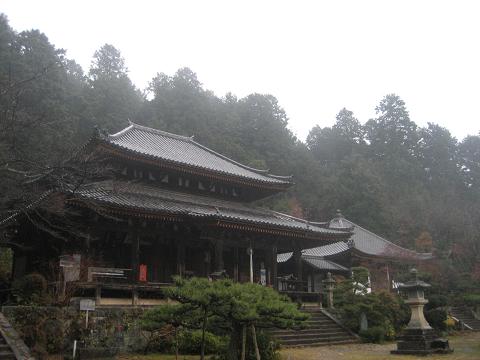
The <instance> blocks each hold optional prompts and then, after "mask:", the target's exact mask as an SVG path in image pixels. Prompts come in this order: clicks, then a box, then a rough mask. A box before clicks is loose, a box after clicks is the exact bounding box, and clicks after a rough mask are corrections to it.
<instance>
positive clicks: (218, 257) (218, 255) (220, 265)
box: [215, 239, 225, 271]
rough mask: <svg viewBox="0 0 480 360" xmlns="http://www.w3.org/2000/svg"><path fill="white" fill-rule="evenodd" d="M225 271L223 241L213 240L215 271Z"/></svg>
mask: <svg viewBox="0 0 480 360" xmlns="http://www.w3.org/2000/svg"><path fill="white" fill-rule="evenodd" d="M224 269H225V264H224V262H223V240H222V239H215V271H222V270H224Z"/></svg>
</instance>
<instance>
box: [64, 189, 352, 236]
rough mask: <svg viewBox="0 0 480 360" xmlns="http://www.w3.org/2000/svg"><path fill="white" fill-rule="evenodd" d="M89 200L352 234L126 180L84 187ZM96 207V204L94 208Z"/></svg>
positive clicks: (310, 231)
mask: <svg viewBox="0 0 480 360" xmlns="http://www.w3.org/2000/svg"><path fill="white" fill-rule="evenodd" d="M78 199H80V200H82V199H83V200H89V201H92V203H93V204H103V205H106V206H107V207H114V208H117V209H118V208H119V209H122V210H129V211H131V210H134V211H140V212H147V213H159V214H169V215H183V216H189V217H197V218H213V219H218V220H226V221H232V222H239V223H247V224H254V225H265V226H269V227H275V228H276V229H286V230H295V231H300V232H304V233H305V234H307V235H308V234H313V235H315V234H317V235H325V236H333V237H335V236H337V237H338V238H339V239H341V238H343V239H345V238H347V237H348V236H349V233H346V232H345V231H339V230H333V229H332V230H330V229H326V228H324V227H319V226H315V225H312V224H310V223H309V222H308V221H305V220H302V219H298V218H294V217H292V216H289V215H285V214H281V213H278V212H274V211H271V210H266V209H261V208H258V207H253V206H247V205H245V204H241V203H238V202H233V201H227V200H221V199H215V198H211V197H207V196H201V195H193V194H188V193H180V192H176V191H171V190H166V189H161V188H158V187H153V186H147V185H145V184H140V183H130V182H125V181H104V182H98V183H94V184H91V185H89V186H86V187H84V188H83V189H82V190H80V191H79V192H78V193H77V200H75V199H73V201H78ZM93 204H92V205H93Z"/></svg>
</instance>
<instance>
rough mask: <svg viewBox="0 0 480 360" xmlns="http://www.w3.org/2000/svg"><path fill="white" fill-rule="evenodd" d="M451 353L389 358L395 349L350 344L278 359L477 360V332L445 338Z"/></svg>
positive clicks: (479, 343) (479, 344) (286, 353)
mask: <svg viewBox="0 0 480 360" xmlns="http://www.w3.org/2000/svg"><path fill="white" fill-rule="evenodd" d="M449 341H450V346H451V347H453V348H454V352H453V354H448V355H431V356H428V357H427V358H425V357H421V356H420V357H417V356H400V355H391V354H390V350H394V349H395V348H396V344H395V343H389V344H382V345H377V344H351V345H338V346H324V347H315V348H297V349H285V350H282V360H384V359H388V360H391V359H398V360H410V359H428V360H463V359H465V360H480V333H478V332H477V333H468V334H462V335H457V336H452V337H450V338H449Z"/></svg>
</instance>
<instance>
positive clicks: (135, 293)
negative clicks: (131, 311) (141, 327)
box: [132, 288, 138, 306]
mask: <svg viewBox="0 0 480 360" xmlns="http://www.w3.org/2000/svg"><path fill="white" fill-rule="evenodd" d="M132 305H133V306H137V305H138V289H136V288H133V289H132Z"/></svg>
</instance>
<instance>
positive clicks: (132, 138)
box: [101, 123, 291, 186]
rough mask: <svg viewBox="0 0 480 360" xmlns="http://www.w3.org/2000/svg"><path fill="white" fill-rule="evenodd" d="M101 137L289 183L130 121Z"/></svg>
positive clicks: (209, 167) (153, 154) (161, 156)
mask: <svg viewBox="0 0 480 360" xmlns="http://www.w3.org/2000/svg"><path fill="white" fill-rule="evenodd" d="M101 139H102V140H103V141H106V142H107V143H108V144H110V145H113V146H115V147H118V148H121V149H125V150H127V151H129V152H133V153H135V154H138V155H142V156H146V157H148V158H150V159H156V160H161V161H164V162H168V163H172V164H180V165H183V166H188V167H191V168H196V169H202V170H205V171H209V172H214V173H217V174H222V175H227V176H233V177H238V178H241V179H246V180H251V181H256V182H260V183H268V184H274V185H286V186H288V185H290V184H291V177H290V176H276V175H272V174H269V173H268V170H259V169H254V168H251V167H248V166H245V165H243V164H240V163H238V162H236V161H234V160H232V159H229V158H228V157H226V156H224V155H221V154H219V153H217V152H215V151H213V150H211V149H209V148H207V147H205V146H203V145H201V144H199V143H197V142H195V141H194V140H193V137H186V136H180V135H175V134H170V133H168V132H164V131H160V130H156V129H152V128H148V127H145V126H141V125H137V124H133V123H132V124H131V125H130V126H128V127H127V128H125V129H123V130H122V131H120V132H118V133H116V134H113V135H107V136H102V137H101Z"/></svg>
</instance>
